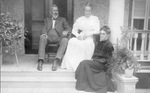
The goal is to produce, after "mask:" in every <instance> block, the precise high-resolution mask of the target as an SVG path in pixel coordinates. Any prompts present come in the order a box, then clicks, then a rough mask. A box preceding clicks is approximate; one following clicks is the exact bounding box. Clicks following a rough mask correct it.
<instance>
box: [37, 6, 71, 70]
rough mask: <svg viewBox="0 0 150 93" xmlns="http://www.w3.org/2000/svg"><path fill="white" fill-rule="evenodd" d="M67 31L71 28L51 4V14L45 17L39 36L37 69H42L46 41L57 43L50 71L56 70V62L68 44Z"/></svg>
mask: <svg viewBox="0 0 150 93" xmlns="http://www.w3.org/2000/svg"><path fill="white" fill-rule="evenodd" d="M69 31H71V28H70V27H69V25H68V23H67V21H66V19H65V18H63V17H59V13H58V7H57V6H56V5H53V6H52V16H51V17H49V18H46V19H45V25H44V28H43V30H42V35H41V36H40V42H39V59H38V67H37V70H39V71H42V68H43V67H42V65H43V62H44V55H45V47H46V45H47V44H48V43H56V44H57V43H58V44H59V48H58V50H57V54H56V56H55V60H54V62H53V64H52V71H56V70H57V63H58V62H60V60H61V58H62V56H63V54H64V52H65V50H66V47H67V44H68V38H67V37H66V36H67V34H68V32H69Z"/></svg>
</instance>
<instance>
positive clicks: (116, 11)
mask: <svg viewBox="0 0 150 93" xmlns="http://www.w3.org/2000/svg"><path fill="white" fill-rule="evenodd" d="M124 6H125V0H110V2H109V21H108V25H109V27H110V29H111V38H110V40H111V41H112V43H113V44H116V42H117V38H118V39H119V38H120V36H121V30H120V28H121V27H122V26H123V24H124V10H125V9H124Z"/></svg>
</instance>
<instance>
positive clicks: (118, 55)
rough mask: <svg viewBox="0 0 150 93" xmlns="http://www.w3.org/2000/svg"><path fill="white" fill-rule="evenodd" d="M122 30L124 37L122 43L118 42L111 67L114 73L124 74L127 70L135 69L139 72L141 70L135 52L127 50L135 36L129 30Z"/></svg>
mask: <svg viewBox="0 0 150 93" xmlns="http://www.w3.org/2000/svg"><path fill="white" fill-rule="evenodd" d="M121 29H122V34H121V35H122V37H121V39H120V41H118V40H117V45H116V47H115V51H114V53H113V58H112V59H111V61H112V62H111V65H112V69H113V71H114V72H118V73H124V71H125V69H134V71H137V70H139V69H140V64H139V63H138V61H137V59H136V57H135V56H134V55H133V52H132V51H131V50H130V49H128V48H127V43H128V41H129V40H130V39H131V37H132V36H133V35H134V33H132V32H131V31H129V29H128V28H126V29H124V28H121Z"/></svg>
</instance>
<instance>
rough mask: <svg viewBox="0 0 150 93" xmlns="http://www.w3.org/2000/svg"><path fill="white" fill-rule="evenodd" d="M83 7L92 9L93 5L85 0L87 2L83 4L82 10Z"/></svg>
mask: <svg viewBox="0 0 150 93" xmlns="http://www.w3.org/2000/svg"><path fill="white" fill-rule="evenodd" d="M85 7H90V8H91V10H93V6H92V4H91V3H88V2H87V3H86V4H85V5H84V6H83V10H84V9H85Z"/></svg>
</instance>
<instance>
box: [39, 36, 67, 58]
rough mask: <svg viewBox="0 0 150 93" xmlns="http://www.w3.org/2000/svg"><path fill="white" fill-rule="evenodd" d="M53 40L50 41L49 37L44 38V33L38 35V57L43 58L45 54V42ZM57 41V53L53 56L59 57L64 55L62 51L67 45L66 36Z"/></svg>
mask: <svg viewBox="0 0 150 93" xmlns="http://www.w3.org/2000/svg"><path fill="white" fill-rule="evenodd" d="M52 42H53V41H51V40H50V39H49V38H46V36H45V35H41V36H40V42H39V59H43V60H44V56H45V48H46V45H47V43H52ZM57 43H58V44H59V48H58V50H57V54H56V57H55V58H59V59H61V58H62V57H63V55H64V52H65V50H66V47H67V45H68V39H67V38H65V37H64V38H61V39H60V40H59V41H57Z"/></svg>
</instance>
